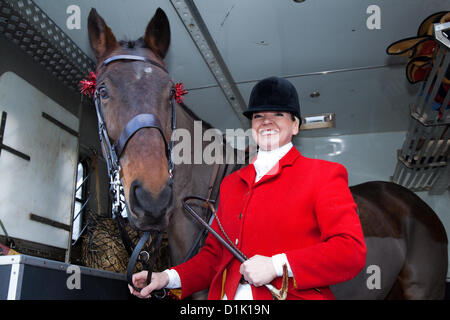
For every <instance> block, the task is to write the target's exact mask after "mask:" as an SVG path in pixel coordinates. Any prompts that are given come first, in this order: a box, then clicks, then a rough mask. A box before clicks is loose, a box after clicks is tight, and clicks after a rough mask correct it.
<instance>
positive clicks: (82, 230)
mask: <svg viewBox="0 0 450 320" xmlns="http://www.w3.org/2000/svg"><path fill="white" fill-rule="evenodd" d="M87 226H88V224H87V223H86V224H85V225H84V227H83V229H81V231H80V233H79V234H78V237H77V240H75V241H73V242H72V246H74V245H75V244H76V243H77V242H78V240H80V238H81V235H82V234H83V233H84V231H85V230H86V228H87Z"/></svg>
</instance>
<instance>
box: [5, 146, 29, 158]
mask: <svg viewBox="0 0 450 320" xmlns="http://www.w3.org/2000/svg"><path fill="white" fill-rule="evenodd" d="M2 149H3V150H5V151H8V152H9V153H12V154H13V155H15V156H18V157H19V158H22V159H24V160H27V161H30V160H31V158H30V156H28V155H26V154H25V153H22V152H20V151H17V150H15V149H13V148H11V147H8V146H7V145H4V144H0V150H2Z"/></svg>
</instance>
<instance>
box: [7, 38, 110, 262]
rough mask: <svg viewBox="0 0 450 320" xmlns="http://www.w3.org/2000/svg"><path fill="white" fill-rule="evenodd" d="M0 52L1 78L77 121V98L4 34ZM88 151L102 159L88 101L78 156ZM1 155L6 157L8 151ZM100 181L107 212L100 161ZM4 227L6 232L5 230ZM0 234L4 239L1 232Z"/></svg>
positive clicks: (93, 198)
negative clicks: (27, 87) (20, 82)
mask: <svg viewBox="0 0 450 320" xmlns="http://www.w3.org/2000/svg"><path fill="white" fill-rule="evenodd" d="M0 48H1V49H0V75H3V74H5V73H6V72H13V73H15V74H17V75H18V76H19V77H21V78H23V79H24V80H25V81H27V82H28V83H29V84H31V85H32V86H33V87H35V88H36V89H37V90H39V91H40V92H42V93H43V94H44V95H46V96H48V97H49V98H50V99H52V100H54V101H55V102H56V103H57V104H59V105H61V106H62V107H64V108H65V109H66V110H68V111H69V112H70V113H71V114H73V115H74V116H76V117H78V115H79V113H80V102H81V96H80V94H78V93H76V92H74V91H71V90H70V89H68V88H67V87H66V86H65V85H64V84H62V83H61V82H60V81H58V80H57V79H56V78H55V77H53V76H52V75H51V74H50V73H49V72H48V71H47V70H46V69H45V68H44V67H42V66H41V65H40V64H38V63H36V62H35V61H34V60H33V58H32V57H31V56H29V55H28V54H26V53H25V52H24V51H22V50H21V49H20V48H19V47H17V46H16V45H14V44H13V43H12V42H11V41H9V40H8V39H6V38H5V37H4V36H3V34H0ZM0 111H1V110H0ZM90 148H92V149H95V150H97V152H98V153H99V154H100V155H101V148H100V145H99V139H98V128H97V118H96V114H95V108H94V107H93V105H92V104H91V102H90V101H88V100H84V101H83V107H82V110H81V123H80V156H83V154H85V155H89V154H90V153H91V152H90V151H89V149H90ZM2 152H5V153H6V152H7V151H2ZM99 178H100V185H101V188H100V193H101V196H100V199H101V202H102V208H103V210H106V209H107V205H108V187H107V186H108V179H107V176H106V165H105V163H104V161H101V160H100V161H99ZM89 182H90V186H89V188H88V189H89V192H90V193H91V194H92V196H91V200H90V202H89V203H88V206H87V208H92V210H94V211H95V212H96V210H97V203H96V197H97V196H96V194H95V179H92V178H91V179H90V181H89ZM42 201H46V199H42ZM0 218H1V217H0ZM5 227H6V229H8V226H5ZM0 234H1V235H3V231H1V232H0ZM39 250H40V251H42V248H39ZM44 256H47V255H44Z"/></svg>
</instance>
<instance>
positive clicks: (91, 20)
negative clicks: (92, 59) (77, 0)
mask: <svg viewBox="0 0 450 320" xmlns="http://www.w3.org/2000/svg"><path fill="white" fill-rule="evenodd" d="M88 31H89V41H90V42H91V47H92V49H93V50H94V52H95V56H96V57H97V61H99V60H101V59H102V58H103V57H104V56H105V55H106V54H107V53H108V52H110V51H112V50H113V49H115V48H116V47H117V45H118V43H117V41H116V37H115V36H114V34H113V33H112V31H111V29H110V28H109V27H108V26H107V25H106V23H105V20H103V18H102V17H101V16H100V15H99V14H98V13H97V10H95V9H94V8H92V9H91V12H90V13H89V17H88Z"/></svg>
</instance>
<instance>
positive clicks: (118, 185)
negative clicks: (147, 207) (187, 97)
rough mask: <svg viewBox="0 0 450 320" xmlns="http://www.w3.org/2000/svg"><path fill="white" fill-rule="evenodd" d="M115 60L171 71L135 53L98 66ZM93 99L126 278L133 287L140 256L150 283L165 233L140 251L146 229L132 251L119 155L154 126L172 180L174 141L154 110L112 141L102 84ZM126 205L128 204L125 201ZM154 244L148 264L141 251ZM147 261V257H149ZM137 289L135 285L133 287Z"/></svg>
mask: <svg viewBox="0 0 450 320" xmlns="http://www.w3.org/2000/svg"><path fill="white" fill-rule="evenodd" d="M114 61H142V62H145V63H150V64H151V65H153V66H156V67H158V68H160V69H161V70H163V71H164V72H166V73H167V74H169V73H168V71H167V70H166V69H165V68H164V67H163V66H162V65H160V64H159V63H157V62H155V61H153V60H151V59H148V58H146V57H142V56H136V55H116V56H112V57H109V58H108V59H106V60H104V61H103V63H102V64H101V65H100V66H99V69H100V68H102V67H105V66H107V65H109V64H110V63H112V62H114ZM171 82H172V88H171V90H170V98H169V99H170V106H171V129H172V132H171V134H172V133H173V132H174V131H175V129H176V111H175V87H174V85H173V81H172V80H171ZM100 87H101V86H100ZM94 102H95V110H96V112H97V119H98V129H99V137H100V145H101V147H102V150H103V153H104V155H105V160H106V165H107V170H108V175H109V178H110V193H111V196H112V199H113V205H112V211H113V217H116V218H118V225H119V229H121V230H119V231H120V233H121V236H122V240H123V241H124V244H125V247H126V249H127V251H128V254H129V256H130V261H129V263H128V268H127V280H128V283H129V284H130V285H131V286H133V287H134V285H133V283H132V272H133V270H134V266H135V265H136V263H137V262H138V260H139V259H140V260H141V262H142V263H143V264H144V267H146V268H147V271H148V276H147V283H150V280H151V275H152V270H153V265H154V262H155V256H156V252H157V251H158V250H159V246H160V244H161V239H162V234H161V232H157V236H156V242H155V241H153V239H152V240H151V241H150V245H149V246H148V247H147V250H146V251H141V250H142V248H143V247H144V245H145V243H146V242H147V241H148V239H149V238H150V237H151V236H150V232H149V231H147V232H144V235H143V236H142V238H141V239H140V240H139V242H138V244H137V245H136V247H135V248H134V250H133V252H131V240H130V239H129V237H128V234H127V233H126V231H125V230H124V228H123V225H121V223H120V221H121V218H122V216H121V214H122V211H123V209H124V208H123V207H122V201H121V196H123V197H124V198H125V194H124V190H123V184H122V181H121V176H120V174H121V168H120V157H121V155H122V154H123V152H124V150H125V148H126V145H127V143H128V142H129V141H130V139H131V138H132V137H133V135H134V134H135V133H136V132H138V131H139V130H141V129H143V128H153V129H157V130H158V131H159V133H160V134H161V136H162V138H163V140H164V145H165V151H166V156H167V162H168V165H167V167H168V171H169V179H170V180H172V179H173V169H174V162H173V159H172V149H173V144H174V142H173V140H172V139H170V140H169V142H167V139H166V136H165V134H164V130H163V128H162V126H161V123H160V121H159V120H158V118H157V117H156V116H155V115H153V114H151V113H141V114H138V115H137V116H135V117H133V118H132V119H131V120H130V121H129V122H128V123H127V124H126V126H125V128H124V129H123V130H122V132H121V133H120V136H119V139H118V140H117V141H116V142H115V143H114V144H112V143H111V140H110V138H109V135H108V131H107V129H106V124H105V121H104V119H103V114H102V110H101V97H100V92H99V87H98V86H96V88H95V92H94ZM125 205H126V204H125ZM152 245H153V252H154V254H153V256H152V259H151V260H152V261H151V262H150V263H147V261H146V260H145V259H142V258H140V256H142V253H144V254H145V253H147V257H148V256H149V252H150V251H151V250H152V249H151V247H152ZM147 260H148V259H147ZM134 288H135V287H134ZM135 290H137V291H139V288H135ZM154 294H155V296H157V297H158V298H163V297H164V296H165V290H162V291H159V292H155V293H154Z"/></svg>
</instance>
